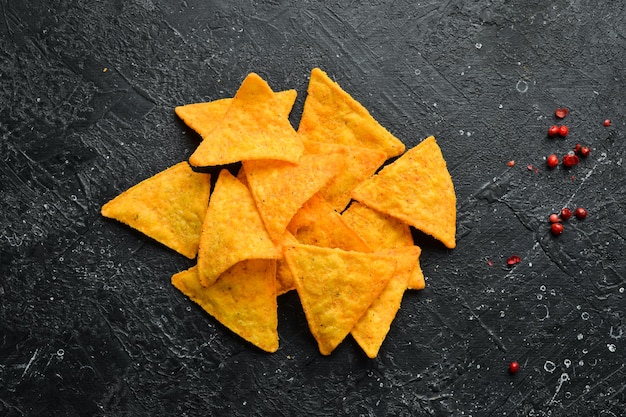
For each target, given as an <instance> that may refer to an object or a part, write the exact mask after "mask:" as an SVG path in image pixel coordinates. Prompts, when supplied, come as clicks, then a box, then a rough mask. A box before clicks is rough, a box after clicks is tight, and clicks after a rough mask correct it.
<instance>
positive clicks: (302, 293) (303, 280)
mask: <svg viewBox="0 0 626 417" xmlns="http://www.w3.org/2000/svg"><path fill="white" fill-rule="evenodd" d="M285 259H286V260H287V264H288V265H289V269H290V270H291V273H292V274H293V278H294V282H295V285H296V290H297V291H298V296H299V297H300V301H301V302H302V308H303V310H304V313H305V315H306V319H307V322H308V324H309V328H310V330H311V333H312V334H313V336H314V337H315V339H316V340H317V343H318V348H319V351H320V353H321V354H322V355H330V353H331V352H332V351H333V350H334V349H335V348H336V347H337V346H338V345H339V344H340V343H341V341H342V340H343V339H344V338H345V337H346V336H347V335H348V333H350V330H352V328H353V327H354V325H355V324H356V323H357V321H358V320H359V318H360V317H361V316H362V315H363V313H365V311H366V310H367V309H368V308H369V306H370V305H371V304H372V302H373V301H374V300H375V299H376V297H378V295H379V294H380V292H381V291H382V290H383V288H385V286H386V285H387V283H388V282H389V279H390V278H391V275H392V274H393V272H394V270H395V268H396V260H395V259H394V257H393V256H390V255H388V254H382V253H379V252H375V253H364V252H355V251H344V250H342V249H333V248H321V247H318V246H310V245H297V246H291V247H288V248H286V249H285Z"/></svg>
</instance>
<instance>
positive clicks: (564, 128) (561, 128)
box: [559, 125, 569, 136]
mask: <svg viewBox="0 0 626 417" xmlns="http://www.w3.org/2000/svg"><path fill="white" fill-rule="evenodd" d="M568 133H569V127H567V126H565V125H562V126H559V136H567V134H568Z"/></svg>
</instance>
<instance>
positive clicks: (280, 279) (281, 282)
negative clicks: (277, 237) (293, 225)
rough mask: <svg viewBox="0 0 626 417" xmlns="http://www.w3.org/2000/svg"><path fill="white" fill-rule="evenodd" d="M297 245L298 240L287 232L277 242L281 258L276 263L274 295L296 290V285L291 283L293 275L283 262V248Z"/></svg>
mask: <svg viewBox="0 0 626 417" xmlns="http://www.w3.org/2000/svg"><path fill="white" fill-rule="evenodd" d="M297 244H298V240H297V239H296V238H295V237H294V236H293V235H292V234H291V233H289V232H285V234H284V235H283V238H282V239H281V241H280V242H279V246H280V250H281V253H282V255H283V256H282V257H281V258H280V259H279V260H278V262H277V263H276V293H277V294H278V295H282V294H285V293H286V292H289V291H291V290H295V289H296V285H295V284H294V282H293V275H292V274H291V271H290V270H289V265H287V261H286V260H285V253H284V250H285V248H287V247H289V246H294V245H297Z"/></svg>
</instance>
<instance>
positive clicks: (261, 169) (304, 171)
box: [243, 154, 345, 240]
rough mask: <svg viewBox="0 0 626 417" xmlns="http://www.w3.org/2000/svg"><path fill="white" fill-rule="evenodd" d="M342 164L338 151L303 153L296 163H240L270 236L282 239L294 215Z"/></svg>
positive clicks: (342, 159)
mask: <svg viewBox="0 0 626 417" xmlns="http://www.w3.org/2000/svg"><path fill="white" fill-rule="evenodd" d="M344 164H345V159H344V158H343V156H342V155H341V154H305V155H302V157H301V158H300V159H299V160H298V164H297V165H293V164H290V163H287V162H283V161H272V160H268V161H244V162H243V166H244V170H245V173H246V178H247V179H248V187H249V188H250V191H252V195H253V196H254V201H255V202H256V205H257V208H258V209H259V212H260V213H261V218H262V219H263V222H264V224H265V227H266V228H267V231H268V232H269V234H270V236H272V238H273V239H275V240H280V239H281V237H282V235H283V233H284V232H285V230H286V229H287V225H288V224H289V222H290V221H291V218H292V217H293V216H294V214H296V212H297V211H298V210H299V209H300V207H302V205H303V204H304V203H305V202H306V201H307V200H309V199H310V198H311V197H312V196H313V194H315V193H316V192H318V191H319V189H320V188H322V187H323V186H324V185H325V184H326V183H327V182H328V181H329V180H330V179H331V178H332V177H333V176H335V175H336V174H337V172H339V171H340V170H341V169H342V167H343V166H344Z"/></svg>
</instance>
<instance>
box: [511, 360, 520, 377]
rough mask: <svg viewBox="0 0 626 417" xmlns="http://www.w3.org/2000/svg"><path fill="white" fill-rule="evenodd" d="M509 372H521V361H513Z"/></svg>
mask: <svg viewBox="0 0 626 417" xmlns="http://www.w3.org/2000/svg"><path fill="white" fill-rule="evenodd" d="M509 372H510V373H511V374H516V373H517V372H519V363H518V362H517V361H513V362H511V363H510V364H509Z"/></svg>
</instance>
